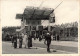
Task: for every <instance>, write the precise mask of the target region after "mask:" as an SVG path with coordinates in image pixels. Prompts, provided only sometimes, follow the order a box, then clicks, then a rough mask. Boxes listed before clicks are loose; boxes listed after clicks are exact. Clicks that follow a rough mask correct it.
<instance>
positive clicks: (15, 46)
mask: <svg viewBox="0 0 80 56" xmlns="http://www.w3.org/2000/svg"><path fill="white" fill-rule="evenodd" d="M13 42H14V48H17V36H16V34H14V36H13Z"/></svg>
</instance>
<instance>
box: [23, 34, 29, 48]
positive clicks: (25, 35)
mask: <svg viewBox="0 0 80 56" xmlns="http://www.w3.org/2000/svg"><path fill="white" fill-rule="evenodd" d="M23 41H24V44H25V48H26V47H27V41H28V35H27V33H25V34H24V38H23Z"/></svg>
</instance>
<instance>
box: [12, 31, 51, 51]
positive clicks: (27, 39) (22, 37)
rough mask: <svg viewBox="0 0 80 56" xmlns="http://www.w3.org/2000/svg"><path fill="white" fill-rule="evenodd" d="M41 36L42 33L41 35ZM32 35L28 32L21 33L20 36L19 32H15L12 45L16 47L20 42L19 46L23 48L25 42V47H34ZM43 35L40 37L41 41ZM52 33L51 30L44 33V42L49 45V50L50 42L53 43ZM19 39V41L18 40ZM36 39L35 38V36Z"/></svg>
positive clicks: (48, 47) (48, 48) (48, 49)
mask: <svg viewBox="0 0 80 56" xmlns="http://www.w3.org/2000/svg"><path fill="white" fill-rule="evenodd" d="M40 36H41V35H40ZM32 38H33V36H32V35H28V34H27V33H25V34H22V33H20V34H19V35H18V36H17V34H13V35H11V41H12V46H13V47H14V48H17V47H18V46H17V44H19V48H22V44H23V43H24V46H25V47H24V48H28V49H30V47H32ZM41 39H42V38H41V37H40V38H39V41H41ZM51 39H52V38H51V34H50V33H49V32H47V33H46V34H45V35H44V44H46V46H47V52H50V44H51ZM18 40H19V41H18ZM34 40H35V38H34Z"/></svg>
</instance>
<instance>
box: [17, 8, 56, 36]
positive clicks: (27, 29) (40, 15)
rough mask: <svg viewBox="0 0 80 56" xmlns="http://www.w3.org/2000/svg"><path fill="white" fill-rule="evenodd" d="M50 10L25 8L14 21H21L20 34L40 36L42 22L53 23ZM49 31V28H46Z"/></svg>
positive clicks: (53, 18) (53, 19) (51, 10)
mask: <svg viewBox="0 0 80 56" xmlns="http://www.w3.org/2000/svg"><path fill="white" fill-rule="evenodd" d="M53 11H54V9H52V8H39V7H26V8H25V9H24V12H23V14H17V15H16V19H21V32H22V33H24V34H25V33H28V34H33V35H35V34H37V33H38V34H41V33H42V30H43V28H44V26H43V25H42V20H49V19H50V20H49V22H50V23H53V22H55V16H54V15H53ZM48 30H50V27H48Z"/></svg>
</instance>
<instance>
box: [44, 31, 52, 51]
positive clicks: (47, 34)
mask: <svg viewBox="0 0 80 56" xmlns="http://www.w3.org/2000/svg"><path fill="white" fill-rule="evenodd" d="M46 42H47V43H46ZM44 43H45V44H46V45H47V52H50V44H51V34H50V33H49V32H47V33H46V34H45V41H44Z"/></svg>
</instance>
